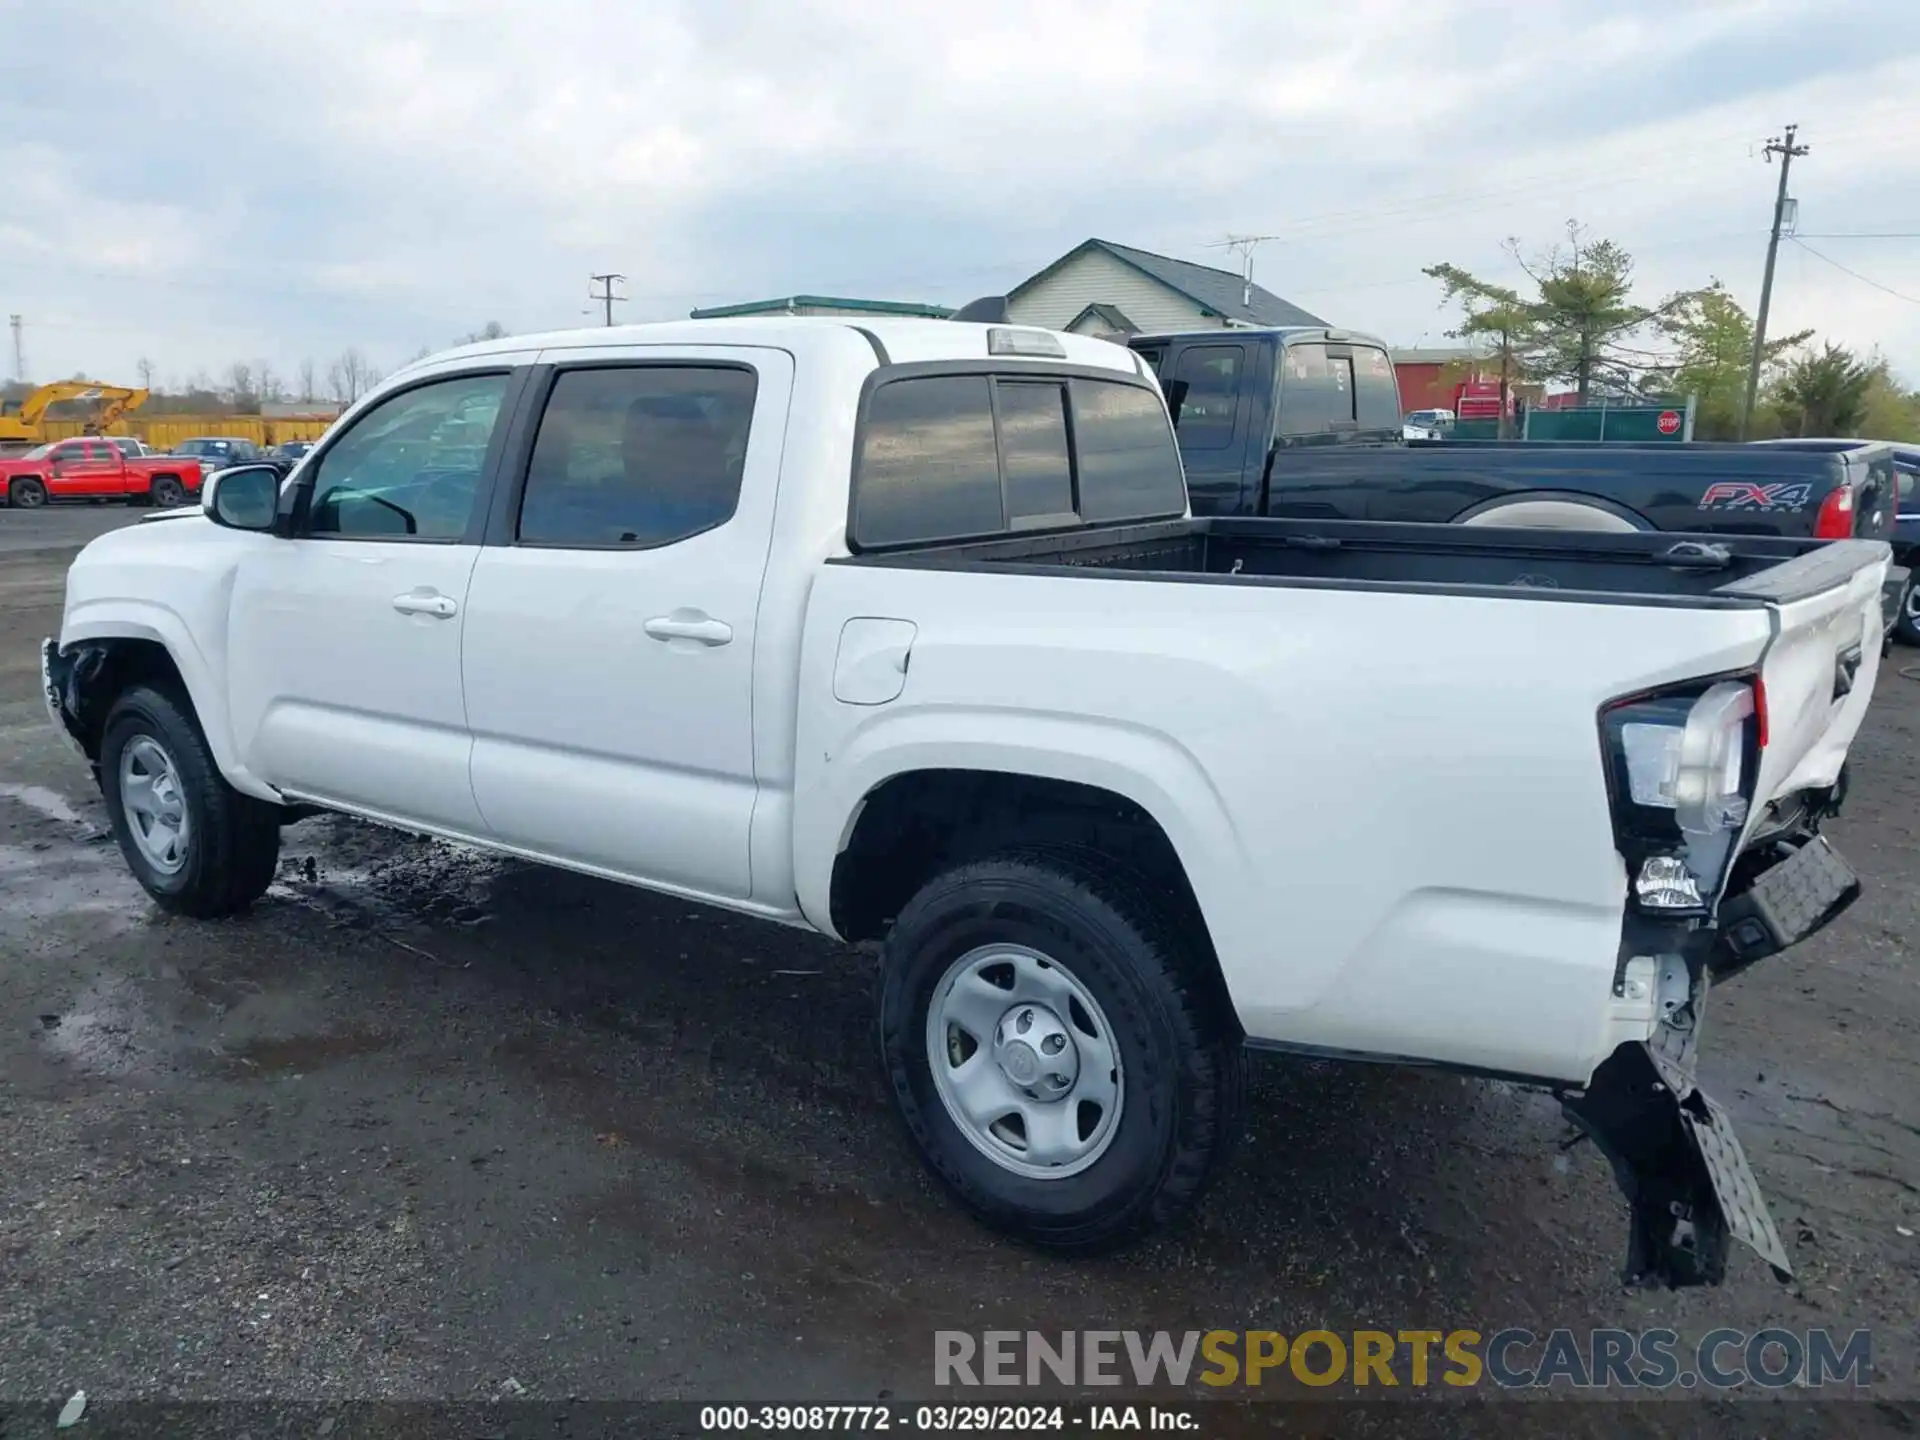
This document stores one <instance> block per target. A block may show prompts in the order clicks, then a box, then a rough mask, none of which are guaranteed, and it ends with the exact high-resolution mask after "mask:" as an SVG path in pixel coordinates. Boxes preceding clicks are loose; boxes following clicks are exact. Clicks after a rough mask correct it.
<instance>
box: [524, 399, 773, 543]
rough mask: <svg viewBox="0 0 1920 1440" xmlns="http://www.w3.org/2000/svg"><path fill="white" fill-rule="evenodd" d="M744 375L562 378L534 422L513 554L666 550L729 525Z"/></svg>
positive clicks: (744, 407) (746, 407) (738, 467)
mask: <svg viewBox="0 0 1920 1440" xmlns="http://www.w3.org/2000/svg"><path fill="white" fill-rule="evenodd" d="M754 393H755V380H754V375H753V372H752V371H751V370H745V369H740V368H737V367H725V366H703V365H643V366H629V367H618V368H608V369H582V370H568V371H564V372H563V373H562V374H561V375H560V377H559V378H558V379H557V380H556V381H555V382H554V386H553V394H552V395H551V396H550V397H549V398H548V400H547V408H546V411H545V413H544V414H542V416H541V417H540V430H539V433H538V435H537V437H536V438H535V440H534V446H533V458H532V461H531V463H530V464H529V466H528V469H527V487H526V493H525V496H524V498H523V500H522V501H521V506H520V528H519V536H518V538H519V540H520V543H521V544H523V545H554V546H585V547H600V546H611V545H631V546H636V547H643V548H644V547H650V546H656V545H671V544H674V543H676V542H677V541H680V540H685V539H688V538H689V537H691V536H694V535H698V534H701V533H702V532H703V531H707V530H712V529H714V528H715V527H716V526H720V525H724V524H726V523H727V521H729V520H731V519H732V518H733V512H734V509H735V508H736V506H737V505H738V504H739V501H740V477H741V473H742V471H743V469H744V468H745V465H746V454H747V434H748V431H749V430H750V428H751V427H752V423H753V400H754Z"/></svg>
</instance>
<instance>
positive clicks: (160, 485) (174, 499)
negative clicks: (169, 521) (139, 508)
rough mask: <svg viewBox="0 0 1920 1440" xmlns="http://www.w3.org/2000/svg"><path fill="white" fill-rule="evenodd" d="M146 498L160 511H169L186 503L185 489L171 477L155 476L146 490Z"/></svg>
mask: <svg viewBox="0 0 1920 1440" xmlns="http://www.w3.org/2000/svg"><path fill="white" fill-rule="evenodd" d="M147 498H148V499H149V500H151V501H152V502H153V503H154V504H155V505H157V506H158V507H160V508H161V509H163V510H170V509H172V508H173V507H174V506H175V505H180V504H184V503H185V502H186V498H187V492H186V487H184V486H183V485H181V483H180V482H179V481H178V480H176V479H174V477H173V476H171V475H157V476H155V477H154V480H153V484H152V485H150V486H149V487H148V488H147Z"/></svg>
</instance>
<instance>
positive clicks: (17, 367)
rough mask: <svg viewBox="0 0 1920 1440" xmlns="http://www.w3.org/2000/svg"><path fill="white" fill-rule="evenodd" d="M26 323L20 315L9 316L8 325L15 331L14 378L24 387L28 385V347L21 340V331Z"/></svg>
mask: <svg viewBox="0 0 1920 1440" xmlns="http://www.w3.org/2000/svg"><path fill="white" fill-rule="evenodd" d="M25 323H26V322H25V321H24V320H22V319H21V318H20V317H19V316H18V315H9V316H7V324H8V326H9V327H11V328H12V330H13V378H14V379H15V380H17V381H18V382H19V383H20V384H22V385H24V384H26V383H27V347H26V346H25V344H23V343H22V341H21V339H20V329H21V326H23V325H24V324H25Z"/></svg>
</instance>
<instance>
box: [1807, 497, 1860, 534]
mask: <svg viewBox="0 0 1920 1440" xmlns="http://www.w3.org/2000/svg"><path fill="white" fill-rule="evenodd" d="M1852 534H1853V487H1852V486H1851V485H1847V484H1845V483H1842V484H1839V485H1836V486H1834V487H1833V490H1832V491H1831V492H1830V493H1829V494H1828V495H1827V498H1826V499H1824V500H1822V501H1821V502H1820V513H1819V515H1817V516H1816V517H1815V518H1814V522H1813V537H1814V539H1816V540H1845V539H1846V538H1847V537H1848V536H1850V535H1852Z"/></svg>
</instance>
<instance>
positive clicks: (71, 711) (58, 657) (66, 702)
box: [40, 640, 98, 759]
mask: <svg viewBox="0 0 1920 1440" xmlns="http://www.w3.org/2000/svg"><path fill="white" fill-rule="evenodd" d="M75 661H76V657H74V656H72V655H62V654H61V653H60V642H59V641H57V640H42V641H41V642H40V694H41V696H42V697H43V698H44V699H45V700H46V702H47V718H48V719H49V720H51V721H52V722H53V730H54V733H55V734H56V735H58V736H59V737H60V738H61V739H62V740H64V741H66V742H67V744H68V745H69V746H71V747H72V749H73V752H74V753H75V754H76V755H79V756H80V757H81V758H83V759H84V758H85V757H86V753H87V750H86V746H85V745H84V744H82V743H81V740H80V731H79V728H78V726H77V725H76V723H75V720H74V716H75V715H76V714H77V713H78V710H79V695H78V690H77V683H78V672H79V669H80V667H79V665H78V664H76V663H75ZM95 663H98V661H97V659H96V662H95Z"/></svg>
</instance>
